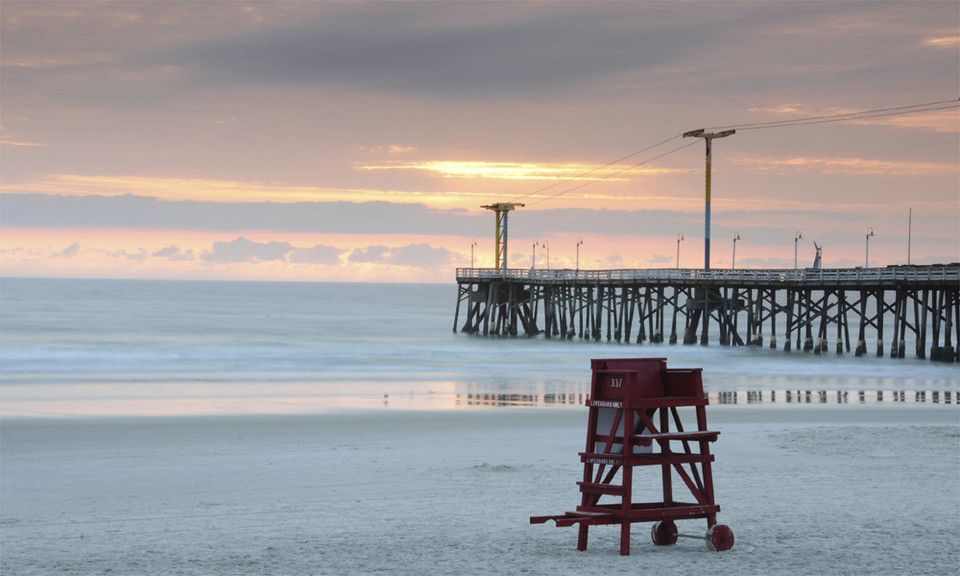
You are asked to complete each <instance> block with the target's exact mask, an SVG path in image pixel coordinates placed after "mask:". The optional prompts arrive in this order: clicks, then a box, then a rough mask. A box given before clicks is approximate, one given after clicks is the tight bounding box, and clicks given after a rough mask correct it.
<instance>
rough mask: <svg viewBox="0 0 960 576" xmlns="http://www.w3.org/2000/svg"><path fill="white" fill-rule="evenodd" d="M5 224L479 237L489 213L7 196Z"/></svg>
mask: <svg viewBox="0 0 960 576" xmlns="http://www.w3.org/2000/svg"><path fill="white" fill-rule="evenodd" d="M0 204H2V206H3V210H0V224H2V225H3V226H26V227H71V226H104V227H121V228H170V229H183V230H200V229H203V230H230V231H233V230H283V231H289V232H325V233H342V234H363V233H396V234H423V233H427V234H441V235H442V234H460V233H463V234H479V233H482V232H484V231H485V230H486V229H487V227H486V224H487V222H488V218H489V217H488V216H487V215H486V214H466V213H464V212H463V211H460V210H439V209H435V208H429V207H427V206H424V205H423V204H407V203H401V204H397V203H391V202H343V201H339V202H292V203H285V202H201V201H195V200H184V201H170V200H160V199H157V198H152V197H147V196H134V195H131V194H125V195H120V196H99V195H96V196H94V195H91V196H65V195H48V194H16V193H14V194H3V195H0Z"/></svg>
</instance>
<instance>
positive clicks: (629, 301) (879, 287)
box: [453, 264, 960, 362]
mask: <svg viewBox="0 0 960 576" xmlns="http://www.w3.org/2000/svg"><path fill="white" fill-rule="evenodd" d="M457 284H458V296H457V309H456V314H455V316H454V321H453V323H454V326H453V329H454V331H457V330H458V326H460V328H459V331H461V332H464V333H468V334H483V335H492V336H518V335H525V336H538V335H540V336H543V337H546V338H560V339H573V338H579V339H582V340H595V341H600V340H603V339H606V340H608V341H614V340H615V341H617V342H631V341H634V342H636V343H643V342H650V343H663V342H669V343H670V344H676V343H677V342H682V343H684V344H696V343H699V344H703V345H707V344H710V343H719V344H721V345H725V346H763V345H764V344H765V343H766V344H767V345H769V347H770V348H778V347H781V346H782V348H783V350H785V351H790V350H800V349H803V350H804V351H807V352H813V353H814V354H822V353H827V352H829V351H830V350H834V351H835V352H836V353H837V354H843V353H850V352H851V351H853V352H854V353H855V354H856V355H857V356H861V355H864V354H867V353H868V352H869V350H870V349H874V350H875V353H876V355H877V356H883V355H884V353H885V347H886V346H889V354H890V356H891V357H893V358H904V357H905V354H906V343H907V342H908V341H910V342H911V343H912V344H913V348H914V356H915V357H916V358H927V357H928V348H927V346H928V344H929V358H930V359H931V360H935V361H943V362H956V361H960V357H958V346H957V343H958V342H960V264H948V265H931V266H888V267H886V268H852V269H811V268H808V269H801V270H792V269H791V270H719V269H713V270H696V269H680V270H678V269H648V270H595V271H589V270H552V269H548V270H535V269H500V268H458V269H457ZM464 306H465V314H464V315H463V324H462V325H461V324H460V319H461V308H464ZM885 330H886V331H887V332H885ZM851 332H852V333H851ZM885 342H887V343H888V344H887V345H886V346H885V344H884V343H885Z"/></svg>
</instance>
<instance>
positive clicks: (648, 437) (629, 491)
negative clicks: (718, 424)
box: [530, 358, 733, 556]
mask: <svg viewBox="0 0 960 576" xmlns="http://www.w3.org/2000/svg"><path fill="white" fill-rule="evenodd" d="M591 368H592V371H593V376H592V383H591V392H590V397H589V399H588V400H587V401H586V405H587V407H588V408H589V411H590V412H589V419H588V423H587V445H586V450H585V451H584V452H581V453H580V461H581V462H583V480H582V481H580V482H577V485H578V486H579V487H580V493H581V501H580V505H579V506H577V509H576V510H575V511H572V512H567V513H565V514H561V515H555V516H533V517H531V518H530V523H531V524H543V523H545V522H547V521H549V520H554V521H555V522H556V525H557V526H561V527H562V526H573V525H574V524H579V527H580V532H579V537H578V539H577V550H586V549H587V531H588V529H589V528H590V526H598V525H606V524H619V525H620V554H622V555H624V556H627V555H629V554H630V525H631V524H633V523H634V522H654V525H653V528H652V530H651V537H652V539H653V543H654V544H657V545H669V544H674V543H676V541H677V538H679V537H686V538H697V539H704V540H706V542H707V545H708V547H710V548H712V549H714V550H728V549H730V548H731V547H732V546H733V532H732V531H731V530H730V528H728V527H727V526H724V525H723V524H717V513H718V512H719V511H720V506H718V505H717V504H716V502H715V501H714V494H713V473H712V470H711V463H712V462H713V460H714V457H713V455H712V454H710V443H711V442H715V441H716V440H717V436H718V435H719V434H720V433H719V432H713V431H710V430H708V429H707V415H706V406H707V404H708V401H707V398H706V396H704V394H703V381H702V378H701V369H700V368H693V369H668V368H667V361H666V359H665V358H623V359H608V360H591ZM684 415H686V417H687V419H688V420H689V419H690V417H691V416H692V417H693V419H695V421H696V429H691V430H686V429H684V426H683V422H682V420H681V416H684ZM657 467H659V470H658V469H657ZM641 476H643V477H642V478H641ZM675 480H679V481H680V482H679V483H675ZM643 482H647V483H649V484H652V485H656V484H657V483H659V484H660V488H661V490H660V491H659V493H660V494H662V500H660V501H653V502H637V501H635V500H637V499H638V498H637V497H636V496H637V494H639V493H641V492H643V493H650V490H649V489H647V490H642V487H643V486H644V484H643ZM675 484H679V486H680V487H681V488H682V487H686V488H687V489H688V490H689V493H690V496H691V497H692V501H681V500H676V499H675V497H674V486H675ZM601 498H603V499H604V500H605V501H604V502H601ZM696 518H706V520H707V532H706V534H705V535H703V536H693V535H687V534H680V533H679V532H678V531H677V526H676V521H677V520H688V519H696Z"/></svg>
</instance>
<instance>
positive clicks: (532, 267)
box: [530, 242, 539, 270]
mask: <svg viewBox="0 0 960 576" xmlns="http://www.w3.org/2000/svg"><path fill="white" fill-rule="evenodd" d="M537 244H539V242H534V243H533V258H532V261H533V263H532V264H531V265H530V269H531V270H536V269H537Z"/></svg>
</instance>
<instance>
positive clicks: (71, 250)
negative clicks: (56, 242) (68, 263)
mask: <svg viewBox="0 0 960 576" xmlns="http://www.w3.org/2000/svg"><path fill="white" fill-rule="evenodd" d="M79 252H80V243H79V242H74V243H73V244H71V245H69V246H67V247H66V248H64V249H63V250H61V251H60V252H57V256H60V257H63V258H73V257H74V256H76V255H77V254H78V253H79Z"/></svg>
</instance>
